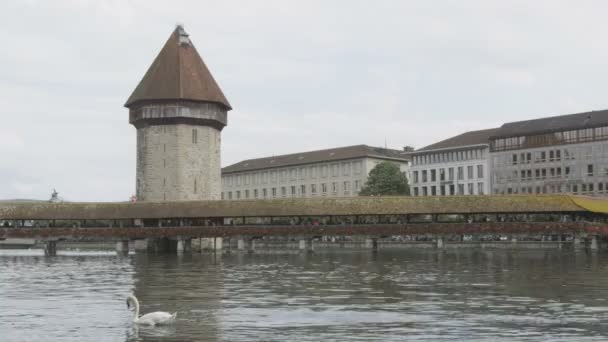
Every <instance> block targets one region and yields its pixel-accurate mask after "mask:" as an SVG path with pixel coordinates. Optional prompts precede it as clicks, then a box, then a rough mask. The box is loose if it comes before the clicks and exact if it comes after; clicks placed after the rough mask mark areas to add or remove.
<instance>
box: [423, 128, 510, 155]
mask: <svg viewBox="0 0 608 342" xmlns="http://www.w3.org/2000/svg"><path fill="white" fill-rule="evenodd" d="M497 130H498V129H497V128H491V129H482V130H479V131H470V132H465V133H462V134H460V135H457V136H455V137H451V138H448V139H445V140H442V141H440V142H437V143H434V144H432V145H429V146H425V147H423V148H420V149H417V150H416V151H414V153H416V152H427V151H433V150H441V149H448V148H457V147H464V146H472V145H482V144H489V140H490V137H491V136H493V135H494V134H495V133H496V131H497Z"/></svg>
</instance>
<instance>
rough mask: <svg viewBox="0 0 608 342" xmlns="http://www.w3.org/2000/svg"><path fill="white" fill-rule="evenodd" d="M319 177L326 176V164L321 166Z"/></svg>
mask: <svg viewBox="0 0 608 342" xmlns="http://www.w3.org/2000/svg"><path fill="white" fill-rule="evenodd" d="M321 177H323V178H326V177H327V165H323V166H321Z"/></svg>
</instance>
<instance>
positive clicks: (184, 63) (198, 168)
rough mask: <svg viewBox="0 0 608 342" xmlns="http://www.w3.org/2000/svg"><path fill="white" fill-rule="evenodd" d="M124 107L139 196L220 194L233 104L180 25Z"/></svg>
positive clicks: (146, 198)
mask: <svg viewBox="0 0 608 342" xmlns="http://www.w3.org/2000/svg"><path fill="white" fill-rule="evenodd" d="M125 107H127V108H129V122H130V123H131V124H132V125H134V126H135V128H136V129H137V184H136V193H137V200H138V201H187V200H209V199H213V200H216V199H220V194H221V164H220V162H221V156H220V144H221V131H222V129H223V128H224V127H225V126H226V124H227V113H228V111H229V110H231V109H232V108H231V107H230V103H229V102H228V100H227V99H226V97H225V96H224V94H223V93H222V90H221V89H220V87H219V86H218V84H217V82H216V81H215V79H214V78H213V76H212V75H211V73H210V72H209V69H207V66H206V65H205V63H204V62H203V60H202V58H201V56H200V55H199V54H198V52H197V51H196V48H195V47H194V45H193V44H192V42H191V41H190V38H189V36H188V34H187V33H186V31H184V28H183V27H182V26H177V27H176V29H175V30H174V31H173V33H172V34H171V36H170V37H169V40H167V42H166V43H165V46H163V48H162V50H161V51H160V53H159V54H158V56H156V59H154V62H152V65H151V66H150V68H149V69H148V71H147V72H146V74H145V75H144V77H143V78H142V80H141V81H140V82H139V84H138V85H137V87H136V88H135V90H134V91H133V93H132V94H131V96H130V97H129V99H128V100H127V102H126V103H125Z"/></svg>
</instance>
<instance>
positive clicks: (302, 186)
mask: <svg viewBox="0 0 608 342" xmlns="http://www.w3.org/2000/svg"><path fill="white" fill-rule="evenodd" d="M300 194H301V195H302V197H305V196H306V185H304V184H302V185H300Z"/></svg>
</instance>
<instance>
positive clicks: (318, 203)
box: [0, 195, 608, 220]
mask: <svg viewBox="0 0 608 342" xmlns="http://www.w3.org/2000/svg"><path fill="white" fill-rule="evenodd" d="M607 208H608V200H606V199H585V198H582V197H577V196H571V195H504V196H433V197H411V196H395V197H367V196H363V197H350V198H294V199H273V200H240V201H182V202H139V203H129V202H123V203H7V202H5V203H0V220H19V219H33V220H35V219H37V220H53V219H55V220H70V219H74V220H77V219H78V220H101V219H134V218H138V219H142V218H143V219H154V218H170V217H181V218H204V217H269V216H325V215H403V214H466V213H518V212H520V213H533V212H551V213H556V212H582V211H591V212H600V213H606V212H607V210H608V209H607Z"/></svg>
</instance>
